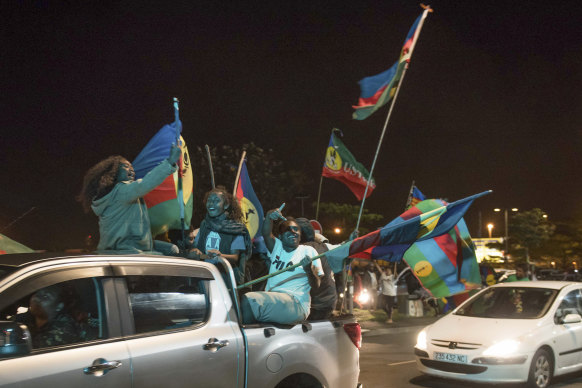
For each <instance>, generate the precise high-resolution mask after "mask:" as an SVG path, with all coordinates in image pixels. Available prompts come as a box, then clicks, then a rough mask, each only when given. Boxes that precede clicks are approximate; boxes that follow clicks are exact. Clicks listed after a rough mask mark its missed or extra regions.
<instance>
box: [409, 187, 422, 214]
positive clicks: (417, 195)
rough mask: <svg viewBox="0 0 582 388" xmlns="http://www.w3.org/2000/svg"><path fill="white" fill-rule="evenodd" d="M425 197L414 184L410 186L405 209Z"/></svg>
mask: <svg viewBox="0 0 582 388" xmlns="http://www.w3.org/2000/svg"><path fill="white" fill-rule="evenodd" d="M425 199H426V197H425V196H424V194H423V193H421V191H420V190H419V189H418V187H416V186H412V190H411V191H410V195H409V197H408V206H406V209H409V208H411V207H412V206H416V204H418V203H419V202H422V201H424V200H425Z"/></svg>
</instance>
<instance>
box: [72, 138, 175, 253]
mask: <svg viewBox="0 0 582 388" xmlns="http://www.w3.org/2000/svg"><path fill="white" fill-rule="evenodd" d="M181 154H182V151H181V149H180V147H177V146H175V145H172V147H171V149H170V156H169V157H168V159H166V160H164V161H162V162H161V163H160V164H158V165H157V166H156V167H154V168H153V169H152V170H151V171H150V172H148V173H147V174H146V176H144V177H143V178H142V179H138V180H135V172H134V170H133V166H132V165H131V163H130V162H129V161H128V160H127V159H125V158H124V157H122V156H110V157H108V158H107V159H104V160H102V161H101V162H99V163H97V164H96V165H94V166H93V167H91V168H90V169H89V170H88V171H87V173H86V174H85V177H84V178H83V186H82V188H81V193H80V194H79V195H78V196H77V200H78V201H79V202H81V205H82V206H83V209H84V210H85V212H86V213H88V212H89V211H91V209H92V210H93V212H94V213H95V215H97V217H99V235H100V237H99V244H98V246H97V251H98V252H101V253H141V252H148V253H154V254H158V253H162V254H165V255H176V254H178V252H179V251H178V247H176V246H175V245H174V244H170V243H168V242H165V241H158V240H154V239H153V238H152V232H151V228H150V219H149V215H148V209H147V207H146V204H145V202H144V199H143V198H142V197H143V196H144V195H146V194H147V193H149V192H150V191H152V190H153V189H155V188H156V187H157V186H158V185H159V184H160V183H162V182H163V181H164V179H166V177H168V176H169V175H170V174H173V173H174V171H176V163H177V162H178V160H179V159H180V156H181Z"/></svg>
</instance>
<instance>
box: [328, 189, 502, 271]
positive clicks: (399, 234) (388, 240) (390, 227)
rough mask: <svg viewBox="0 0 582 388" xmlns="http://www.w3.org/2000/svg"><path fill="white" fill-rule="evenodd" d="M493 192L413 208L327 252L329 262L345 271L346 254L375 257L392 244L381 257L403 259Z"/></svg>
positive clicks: (452, 226)
mask: <svg viewBox="0 0 582 388" xmlns="http://www.w3.org/2000/svg"><path fill="white" fill-rule="evenodd" d="M490 192H491V191H485V192H483V193H480V194H475V195H472V196H470V197H467V198H464V199H461V200H459V201H456V202H453V203H450V204H447V205H443V206H439V207H436V208H434V207H432V208H431V209H427V208H426V207H424V206H421V207H419V206H416V207H413V208H410V209H409V210H407V211H406V212H404V213H403V214H402V215H401V216H400V217H397V218H396V219H394V220H392V221H391V222H390V223H389V224H387V225H386V226H384V227H383V228H381V229H379V230H376V231H374V232H371V233H368V234H367V235H365V236H362V237H359V238H357V239H355V240H352V241H349V242H347V243H345V244H342V245H340V246H339V247H338V248H335V249H332V250H330V251H328V252H326V256H327V259H328V262H329V263H330V265H331V266H332V269H333V271H334V272H338V271H341V269H342V264H343V260H344V259H345V258H346V257H356V258H364V259H372V258H374V248H377V247H389V248H388V249H390V247H391V250H390V252H389V254H390V255H391V256H390V257H386V256H384V257H378V258H382V259H384V260H389V261H399V260H401V259H402V257H403V256H402V255H405V252H407V250H408V249H409V248H410V246H411V245H412V244H414V243H415V242H418V241H424V240H429V239H432V238H434V237H437V236H440V235H442V234H444V233H447V232H449V231H450V230H451V229H453V228H454V227H455V225H457V224H458V223H459V221H460V220H461V218H462V217H463V215H464V214H465V212H466V211H467V209H468V208H469V206H471V204H472V203H473V201H474V200H475V199H477V198H479V197H482V196H484V195H486V194H489V193H490ZM419 205H420V204H419ZM370 249H371V250H370ZM381 249H386V248H381ZM413 269H414V267H413Z"/></svg>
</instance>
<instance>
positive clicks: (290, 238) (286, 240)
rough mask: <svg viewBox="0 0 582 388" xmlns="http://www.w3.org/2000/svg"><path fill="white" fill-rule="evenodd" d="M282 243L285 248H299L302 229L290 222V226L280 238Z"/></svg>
mask: <svg viewBox="0 0 582 388" xmlns="http://www.w3.org/2000/svg"><path fill="white" fill-rule="evenodd" d="M280 239H281V243H282V244H283V247H285V248H293V249H295V248H297V247H298V246H299V241H300V240H301V229H300V228H299V225H297V224H296V223H295V222H290V223H289V226H287V228H286V229H285V231H284V232H283V233H282V234H281V236H280Z"/></svg>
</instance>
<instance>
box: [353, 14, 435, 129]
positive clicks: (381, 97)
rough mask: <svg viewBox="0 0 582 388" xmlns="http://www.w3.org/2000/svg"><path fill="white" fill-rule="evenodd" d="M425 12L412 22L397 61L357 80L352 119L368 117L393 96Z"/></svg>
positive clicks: (408, 60)
mask: <svg viewBox="0 0 582 388" xmlns="http://www.w3.org/2000/svg"><path fill="white" fill-rule="evenodd" d="M426 12H427V11H426V10H425V11H424V12H423V13H422V14H421V15H420V16H419V17H418V18H417V19H416V20H415V21H414V24H413V25H412V27H411V28H410V30H409V31H408V35H406V39H404V44H403V46H402V50H401V51H400V58H399V59H398V61H396V62H395V63H394V64H393V65H392V67H390V68H389V69H388V70H386V71H383V72H382V73H380V74H376V75H373V76H370V77H365V78H362V79H361V80H360V82H358V83H359V84H360V98H359V99H358V105H354V106H352V107H353V108H354V109H355V111H354V114H353V118H354V119H356V120H364V119H366V118H368V117H369V116H370V115H371V114H372V113H374V112H375V111H377V110H378V109H380V108H381V107H382V106H384V105H385V104H386V103H387V102H388V101H390V100H391V99H392V97H394V95H395V94H396V90H397V88H398V84H399V83H400V79H401V78H402V73H403V72H404V69H405V67H406V64H407V63H408V62H410V56H411V55H412V49H413V48H414V43H415V41H416V39H417V38H418V30H419V26H420V23H421V21H422V20H423V18H424V17H425V16H426Z"/></svg>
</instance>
